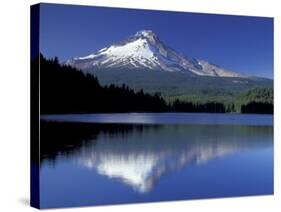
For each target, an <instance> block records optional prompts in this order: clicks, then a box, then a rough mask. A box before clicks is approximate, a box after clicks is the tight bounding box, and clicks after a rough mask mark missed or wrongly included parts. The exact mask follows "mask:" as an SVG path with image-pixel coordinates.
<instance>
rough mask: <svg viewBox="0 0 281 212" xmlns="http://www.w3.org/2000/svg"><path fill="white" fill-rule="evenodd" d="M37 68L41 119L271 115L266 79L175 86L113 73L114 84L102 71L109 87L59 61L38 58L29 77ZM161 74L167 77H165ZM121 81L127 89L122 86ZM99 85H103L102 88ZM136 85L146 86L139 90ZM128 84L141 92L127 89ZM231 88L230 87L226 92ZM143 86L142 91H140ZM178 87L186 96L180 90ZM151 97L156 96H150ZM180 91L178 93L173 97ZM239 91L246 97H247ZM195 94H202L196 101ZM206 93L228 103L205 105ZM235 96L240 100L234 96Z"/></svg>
mask: <svg viewBox="0 0 281 212" xmlns="http://www.w3.org/2000/svg"><path fill="white" fill-rule="evenodd" d="M39 59H40V63H39ZM39 64H40V112H41V114H55V113H100V112H101V113H115V112H209V113H225V112H241V113H273V91H272V90H270V89H272V88H270V85H271V82H270V81H268V80H265V79H253V80H251V81H248V82H247V83H246V82H242V81H241V82H240V81H239V80H241V79H240V78H234V79H232V80H237V82H233V81H230V80H229V79H230V78H229V79H227V78H220V80H222V81H214V79H216V78H215V77H199V78H198V77H194V78H193V77H188V78H186V79H182V78H181V75H175V76H178V77H176V79H177V80H175V81H173V80H171V77H170V75H169V74H168V73H166V72H161V73H160V72H157V71H154V72H150V74H151V73H153V74H155V75H152V76H153V77H148V76H149V75H146V74H143V73H146V72H141V74H140V72H137V71H136V72H129V71H126V72H123V71H118V70H117V71H116V70H115V72H114V73H116V74H118V73H119V74H118V76H119V77H120V76H122V77H123V79H120V78H118V77H116V78H114V75H111V74H110V72H106V71H103V72H101V73H106V77H108V76H110V78H108V79H109V80H110V81H111V80H115V82H117V83H111V84H107V83H106V82H105V81H104V79H105V78H103V77H102V76H101V75H99V74H97V75H98V77H96V76H94V75H92V74H85V73H84V72H82V71H80V70H78V69H76V68H74V67H71V66H67V65H61V64H59V61H58V59H57V58H54V59H50V60H47V59H45V58H44V57H43V55H40V58H37V59H36V60H34V61H32V63H31V67H32V71H36V72H37V71H39ZM128 73H131V75H128ZM163 73H165V74H164V75H163ZM122 74H123V75H122ZM138 74H139V75H138ZM133 76H134V77H133ZM150 76H151V75H150ZM124 77H125V78H124ZM157 77H159V78H158V80H155V79H157ZM124 79H126V81H127V82H128V83H126V84H125V83H122V80H124ZM173 79H174V78H173ZM217 79H218V78H217ZM100 80H101V81H102V82H103V83H100ZM118 80H121V81H118ZM198 80H199V81H198ZM138 82H142V83H144V84H141V83H140V84H137V83H138ZM168 82H170V84H169V83H168ZM171 82H173V83H171ZM131 83H132V85H134V86H135V85H138V86H140V87H137V86H135V87H134V86H130V84H131ZM146 83H147V86H146ZM231 83H233V84H231ZM105 84H106V85H105ZM128 84H129V86H128ZM229 84H231V86H228V85H229ZM148 85H150V86H148ZM171 85H173V86H174V87H173V86H171ZM177 85H178V86H177ZM199 85H200V86H199ZM203 85H204V87H205V88H206V93H204V92H205V91H204V90H203V91H202V90H200V88H202V86H203ZM249 85H250V86H249ZM257 85H259V88H255V89H254V90H249V88H251V87H254V86H257ZM142 86H144V87H143V88H142ZM198 86H199V87H198ZM178 87H181V89H182V88H184V89H185V90H180V89H179V88H178ZM163 88H165V89H166V90H165V89H163ZM177 89H179V90H177ZM260 89H261V90H260ZM175 90H176V92H175ZM154 91H155V93H152V92H154ZM179 91H180V92H182V93H177V92H179ZM242 91H245V93H243V92H242ZM161 92H163V94H162V93H161ZM173 92H175V93H176V94H177V95H178V97H181V98H177V95H175V93H173ZM196 92H197V93H198V94H199V93H200V92H202V93H201V94H200V95H195V94H196ZM210 92H217V93H214V95H218V94H219V95H222V96H224V95H225V96H227V94H228V93H227V92H229V94H228V96H227V98H228V99H227V100H228V101H226V99H220V100H219V99H213V100H212V99H210V98H209V99H208V98H207V97H210V95H209V94H210ZM238 93H239V95H237V94H238ZM179 94H182V96H185V97H188V94H189V95H191V94H192V95H195V96H196V98H197V99H195V98H194V99H192V98H190V99H188V98H189V97H188V98H187V99H182V96H179ZM169 95H170V97H173V98H174V99H173V100H172V99H170V100H167V99H166V100H165V99H164V98H167V97H168V96H169ZM163 97H164V98H163ZM203 97H204V98H206V101H205V102H203V101H198V99H200V98H203ZM230 97H231V98H230ZM225 98H226V97H225Z"/></svg>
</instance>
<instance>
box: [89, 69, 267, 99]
mask: <svg viewBox="0 0 281 212" xmlns="http://www.w3.org/2000/svg"><path fill="white" fill-rule="evenodd" d="M94 74H95V76H97V77H98V79H99V82H100V83H101V85H108V84H116V85H122V84H123V83H125V84H126V85H128V86H129V87H130V88H133V89H135V90H139V89H143V90H144V91H145V92H148V93H155V92H159V93H161V94H162V96H163V97H164V98H165V99H166V100H167V101H173V100H175V99H180V100H184V101H198V102H206V101H232V100H233V98H236V97H238V96H239V95H240V94H241V93H243V92H245V91H248V90H250V89H254V88H268V89H272V88H273V80H270V79H265V78H257V77H255V78H254V77H252V78H236V77H235V78H234V77H231V78H230V77H208V76H200V77H198V76H188V75H186V74H183V73H170V72H163V71H145V70H144V71H139V70H120V69H115V70H97V71H95V72H94Z"/></svg>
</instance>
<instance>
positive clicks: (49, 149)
mask: <svg viewBox="0 0 281 212" xmlns="http://www.w3.org/2000/svg"><path fill="white" fill-rule="evenodd" d="M272 130H273V128H272V127H271V126H237V125H236V126H232V125H129V124H128V125H127V124H77V123H55V122H41V166H44V165H47V164H48V163H53V165H54V166H56V162H57V161H58V160H59V159H61V158H65V159H68V160H71V161H73V163H74V164H75V165H77V166H80V167H85V168H86V169H89V170H94V171H96V172H97V173H98V174H100V175H102V176H106V177H108V178H114V179H118V180H119V181H120V182H122V183H125V184H127V185H129V186H131V187H132V188H133V189H134V190H135V191H137V192H139V193H145V192H148V191H150V190H152V189H153V187H154V186H155V185H156V183H157V182H158V181H159V179H160V178H161V177H162V176H164V175H169V174H171V173H173V172H175V171H177V170H179V169H182V168H184V167H185V168H188V166H194V165H195V166H199V165H201V164H204V163H208V161H210V160H213V159H215V158H218V157H223V156H227V155H229V154H232V153H236V152H241V151H244V150H247V149H250V148H251V149H257V148H264V147H267V146H271V145H272V140H273V139H272V134H273V133H272Z"/></svg>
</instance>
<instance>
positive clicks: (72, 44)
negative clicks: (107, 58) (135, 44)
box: [40, 4, 273, 78]
mask: <svg viewBox="0 0 281 212" xmlns="http://www.w3.org/2000/svg"><path fill="white" fill-rule="evenodd" d="M143 29H150V30H152V31H154V32H155V33H156V34H157V35H158V37H159V38H160V39H161V40H162V41H163V42H165V43H166V44H167V45H168V46H170V47H172V48H174V49H175V50H177V51H178V52H181V53H183V54H184V55H187V56H189V57H194V58H198V59H205V60H207V61H209V62H212V63H215V64H218V65H220V66H221V67H224V68H227V69H230V70H233V71H237V72H241V73H245V74H248V75H256V76H263V77H268V78H273V19H272V18H263V17H246V16H226V15H210V14H199V13H181V12H163V11H152V10H129V9H114V8H105V7H87V6H72V5H59V4H42V5H41V16H40V39H41V40H40V50H41V52H42V53H43V54H44V55H45V56H46V57H48V58H49V57H54V56H58V57H59V59H60V61H65V60H66V59H69V58H72V57H76V56H85V55H88V54H90V53H93V52H96V51H97V50H99V49H101V48H104V47H106V46H108V45H110V44H112V43H114V42H117V41H120V40H123V39H126V38H127V37H128V36H130V35H133V34H135V32H136V31H139V30H143Z"/></svg>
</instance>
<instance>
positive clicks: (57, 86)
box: [32, 55, 168, 114]
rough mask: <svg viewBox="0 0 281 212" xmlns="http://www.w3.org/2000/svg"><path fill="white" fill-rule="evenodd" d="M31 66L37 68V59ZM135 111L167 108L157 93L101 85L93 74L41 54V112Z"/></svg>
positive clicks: (165, 109)
mask: <svg viewBox="0 0 281 212" xmlns="http://www.w3.org/2000/svg"><path fill="white" fill-rule="evenodd" d="M36 63H37V64H36ZM32 65H33V66H35V67H39V66H38V61H37V62H36V61H33V63H32ZM35 69H36V68H35ZM37 70H38V68H37ZM138 111H151V112H163V111H168V107H167V104H166V102H165V101H164V99H163V98H162V97H161V96H160V94H158V93H156V94H154V95H151V94H147V93H144V92H143V90H140V91H137V92H135V91H134V90H133V89H130V88H129V87H128V86H126V85H124V84H123V85H122V86H116V85H113V84H112V85H109V86H101V85H100V84H99V82H98V79H97V78H96V77H95V76H93V75H90V74H84V73H83V72H82V71H79V70H77V69H75V68H73V67H70V66H66V65H60V64H59V62H58V59H57V58H55V59H51V60H46V59H45V58H44V57H43V56H42V55H40V112H41V114H48V113H90V112H107V113H112V112H138Z"/></svg>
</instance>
